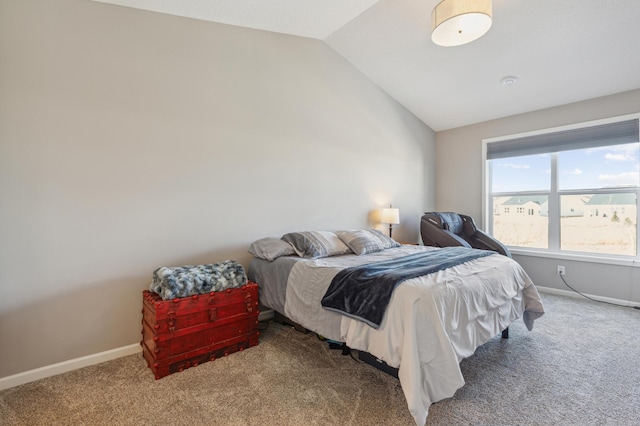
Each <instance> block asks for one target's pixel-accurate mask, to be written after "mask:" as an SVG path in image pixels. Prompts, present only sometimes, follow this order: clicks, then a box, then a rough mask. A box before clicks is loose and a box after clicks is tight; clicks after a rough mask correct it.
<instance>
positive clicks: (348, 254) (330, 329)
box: [248, 230, 544, 426]
mask: <svg viewBox="0 0 640 426" xmlns="http://www.w3.org/2000/svg"><path fill="white" fill-rule="evenodd" d="M363 236H364V237H363ZM374 240H376V241H374ZM310 247H311V248H310ZM440 250H444V249H439V248H434V247H425V246H416V245H400V244H398V243H396V242H395V241H393V240H391V239H389V238H388V237H386V236H384V235H382V234H381V233H379V232H378V231H374V230H357V231H340V232H336V233H332V232H327V231H312V232H301V233H298V232H296V233H290V234H285V235H284V236H283V237H282V238H281V239H276V238H265V239H261V240H258V241H256V242H254V243H253V244H252V246H251V248H250V250H249V251H250V252H251V253H252V255H253V256H254V258H253V259H252V261H251V263H250V266H249V269H248V278H249V279H250V280H252V281H255V282H257V283H258V285H259V289H260V303H261V304H262V305H264V306H266V307H269V308H271V309H273V310H275V311H276V312H278V313H280V314H282V315H284V316H285V317H287V318H289V319H290V320H291V321H294V322H296V323H298V324H300V325H301V326H303V327H305V328H307V329H309V330H311V331H314V332H316V333H318V334H320V335H322V336H324V337H326V338H328V339H331V340H336V341H340V342H345V343H346V345H347V346H348V347H350V348H352V349H356V350H359V351H365V352H368V353H370V354H372V355H373V356H375V357H376V358H378V359H380V360H382V361H384V362H385V363H387V364H388V365H389V366H391V367H394V368H398V378H399V380H400V383H401V386H402V390H403V392H404V394H405V398H406V400H407V405H408V408H409V411H410V412H411V415H412V416H413V418H414V420H415V422H416V424H417V425H420V426H422V425H424V424H425V422H426V418H427V415H428V412H429V406H430V405H431V404H432V403H434V402H437V401H440V400H442V399H445V398H449V397H451V396H453V395H454V393H455V392H456V390H457V389H459V388H460V387H462V386H463V385H464V379H463V377H462V373H461V371H460V366H459V363H460V361H461V360H462V359H464V358H466V357H469V356H471V355H472V354H473V353H474V351H475V349H476V348H478V347H479V346H481V345H482V344H484V343H486V342H487V341H489V340H490V339H492V338H494V337H495V336H497V335H499V334H500V332H501V331H503V330H505V329H506V328H507V327H509V325H510V324H511V323H512V322H514V321H515V320H517V319H519V318H522V319H523V321H524V323H525V325H526V326H527V328H528V329H529V330H531V329H532V328H533V323H534V320H535V319H537V318H538V317H540V316H541V315H543V314H544V308H543V305H542V302H541V300H540V297H539V295H538V292H537V290H536V288H535V286H534V284H533V283H532V281H531V279H530V278H529V276H528V275H527V274H526V272H525V271H524V270H523V269H522V267H521V266H520V265H519V264H518V263H517V262H515V261H514V260H512V259H511V258H509V257H506V256H502V255H499V254H489V255H484V256H482V257H478V258H475V259H473V260H469V261H466V262H463V263H459V264H456V265H453V266H450V267H447V268H446V269H440V270H436V271H435V272H432V273H429V274H427V275H421V276H416V277H414V278H409V279H406V280H404V281H402V282H400V283H399V284H396V286H395V287H394V290H393V291H392V293H391V296H390V300H389V303H388V306H386V309H385V310H384V315H383V317H382V320H381V321H380V322H379V324H369V323H367V322H366V321H363V320H362V319H360V318H358V317H357V316H354V315H350V314H348V313H346V314H345V313H340V312H336V311H335V310H329V309H326V308H325V307H323V306H322V303H324V302H323V298H325V294H326V293H327V290H328V289H329V288H330V286H332V281H334V278H335V277H337V276H338V274H341V273H342V272H341V271H345V270H353V269H354V268H357V267H359V266H361V265H372V264H376V263H378V262H389V261H392V260H393V259H399V258H403V257H411V256H417V255H418V256H423V255H424V256H431V255H435V254H437V253H438V251H440ZM464 250H474V249H464ZM332 288H333V287H332ZM325 300H326V298H325Z"/></svg>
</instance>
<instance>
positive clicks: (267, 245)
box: [249, 237, 296, 261]
mask: <svg viewBox="0 0 640 426" xmlns="http://www.w3.org/2000/svg"><path fill="white" fill-rule="evenodd" d="M249 253H251V254H252V255H253V256H255V257H259V258H260V259H265V260H269V261H273V260H275V259H277V258H279V257H280V256H290V255H292V254H296V252H295V251H294V250H293V247H291V244H289V243H287V242H286V241H282V240H281V239H280V238H275V237H267V238H262V239H259V240H256V241H254V242H253V243H251V246H250V247H249Z"/></svg>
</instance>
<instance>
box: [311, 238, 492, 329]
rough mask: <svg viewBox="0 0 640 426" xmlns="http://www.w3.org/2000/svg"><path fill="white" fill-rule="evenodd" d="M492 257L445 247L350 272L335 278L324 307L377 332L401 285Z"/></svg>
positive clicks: (479, 251) (342, 272)
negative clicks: (365, 324) (394, 292)
mask: <svg viewBox="0 0 640 426" xmlns="http://www.w3.org/2000/svg"><path fill="white" fill-rule="evenodd" d="M492 254H496V252H493V251H487V250H476V249H470V248H466V247H445V248H442V249H439V250H434V251H429V252H425V253H416V254H410V255H407V256H403V257H399V258H396V259H391V260H385V261H382V262H377V263H370V264H367V265H361V266H354V267H352V268H346V269H343V270H342V271H340V272H338V274H337V275H336V276H335V277H334V278H333V280H332V281H331V285H330V286H329V289H328V290H327V292H326V293H325V295H324V297H323V298H322V302H321V304H322V306H323V307H324V308H325V309H328V310H330V311H335V312H338V313H341V314H343V315H347V316H349V317H352V318H355V319H358V320H360V321H364V322H365V323H367V324H369V325H370V326H371V327H373V328H376V329H377V328H378V327H380V323H381V322H382V317H383V316H384V312H385V310H386V309H387V305H388V304H389V301H390V300H391V294H392V293H393V290H394V289H395V288H396V287H397V286H398V284H400V283H401V282H403V281H406V280H408V279H411V278H416V277H419V276H422V275H428V274H431V273H433V272H438V271H441V270H443V269H447V268H451V267H453V266H456V265H460V264H462V263H465V262H468V261H470V260H473V259H477V258H480V257H484V256H489V255H492Z"/></svg>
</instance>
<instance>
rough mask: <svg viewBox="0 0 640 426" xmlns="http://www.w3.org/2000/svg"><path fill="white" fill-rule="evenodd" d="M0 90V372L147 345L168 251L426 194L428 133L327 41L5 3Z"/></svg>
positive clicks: (173, 260) (344, 217)
mask: <svg viewBox="0 0 640 426" xmlns="http://www.w3.org/2000/svg"><path fill="white" fill-rule="evenodd" d="M0 93H1V96H0V200H1V204H0V288H1V295H0V377H6V376H9V375H12V374H15V373H19V372H23V371H27V370H30V369H34V368H37V367H41V366H46V365H50V364H53V363H57V362H60V361H65V360H69V359H73V358H76V357H80V356H84V355H89V354H94V353H98V352H101V351H105V350H109V349H113V348H118V347H122V346H126V345H130V344H133V343H137V342H138V341H139V339H140V328H141V327H140V320H141V316H140V309H141V303H142V298H141V292H142V290H143V289H145V288H147V286H148V283H149V281H150V278H151V273H152V271H153V270H154V269H155V268H157V267H159V266H163V265H180V264H187V263H192V264H193V263H205V262H215V261H221V260H225V259H237V260H239V261H241V262H242V263H243V264H244V265H245V266H247V264H248V260H249V256H248V254H247V252H246V250H247V248H248V246H249V244H250V243H251V241H253V240H254V239H258V238H261V237H265V236H280V235H282V234H283V233H285V232H288V231H294V230H314V229H317V230H319V229H323V230H336V229H344V228H357V227H365V226H375V225H377V224H376V223H373V222H371V221H370V217H371V212H372V211H374V210H375V209H378V208H381V207H382V206H384V205H385V204H387V203H389V202H392V203H393V204H394V206H396V207H398V208H400V213H401V222H402V223H401V224H400V225H399V226H398V227H397V228H396V229H397V231H396V232H395V233H394V236H395V237H396V238H397V239H399V240H404V241H417V240H418V220H419V218H420V215H421V213H422V211H424V210H425V209H432V208H434V206H435V196H434V193H435V192H434V191H435V184H434V164H433V162H434V157H435V156H434V144H435V135H434V133H433V132H432V131H431V130H430V129H429V128H428V127H427V126H425V125H424V124H423V123H422V122H420V121H419V120H418V119H417V118H415V116H413V115H412V114H411V113H409V112H407V111H406V110H405V109H404V108H402V107H401V106H400V105H399V104H397V103H396V102H395V101H394V100H393V99H391V98H390V97H389V96H388V95H386V94H385V93H384V92H382V91H381V90H380V89H378V88H377V87H376V86H374V85H373V84H372V83H371V82H370V81H369V80H368V79H367V78H365V77H364V76H363V75H362V74H361V73H359V72H358V71H356V70H355V69H354V68H353V67H352V66H351V65H349V64H348V63H347V62H346V61H344V60H343V59H342V58H341V57H340V56H339V55H337V54H336V53H335V52H333V51H332V50H331V49H330V48H328V47H327V46H326V45H325V44H324V43H322V42H320V41H317V40H311V39H305V38H299V37H292V36H286V35H281V34H275V33H268V32H262V31H256V30H249V29H244V28H239V27H232V26H226V25H219V24H213V23H207V22H203V21H197V20H190V19H183V18H178V17H173V16H168V15H162V14H155V13H150V12H144V11H140V10H135V9H128V8H123V7H118V6H113V5H107V4H102V3H96V2H91V1H86V0H57V1H55V2H53V1H35V0H21V1H4V0H2V1H0Z"/></svg>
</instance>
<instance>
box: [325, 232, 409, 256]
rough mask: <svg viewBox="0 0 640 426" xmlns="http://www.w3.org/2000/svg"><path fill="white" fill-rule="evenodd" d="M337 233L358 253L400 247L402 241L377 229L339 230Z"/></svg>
mask: <svg viewBox="0 0 640 426" xmlns="http://www.w3.org/2000/svg"><path fill="white" fill-rule="evenodd" d="M336 235H337V236H338V237H339V238H340V239H341V240H342V242H344V243H345V244H346V245H347V246H348V247H349V248H350V249H351V251H353V252H354V253H355V254H357V255H362V254H368V253H375V252H378V251H382V250H386V249H388V248H393V247H400V243H398V242H396V241H395V240H393V239H392V238H389V237H387V236H386V235H384V234H383V233H382V232H380V231H378V230H375V229H359V230H355V231H338V232H336Z"/></svg>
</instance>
